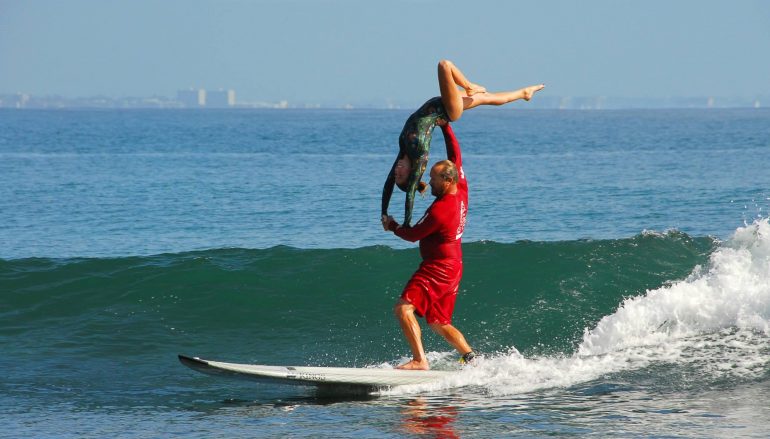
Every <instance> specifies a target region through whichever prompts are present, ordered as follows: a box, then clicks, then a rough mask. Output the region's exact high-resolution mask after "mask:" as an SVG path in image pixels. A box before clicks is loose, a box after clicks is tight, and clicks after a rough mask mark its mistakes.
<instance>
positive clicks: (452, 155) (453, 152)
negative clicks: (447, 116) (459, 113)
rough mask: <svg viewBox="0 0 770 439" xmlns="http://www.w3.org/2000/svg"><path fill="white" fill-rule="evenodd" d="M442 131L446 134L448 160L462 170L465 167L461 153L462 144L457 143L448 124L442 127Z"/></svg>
mask: <svg viewBox="0 0 770 439" xmlns="http://www.w3.org/2000/svg"><path fill="white" fill-rule="evenodd" d="M441 131H442V132H443V133H444V142H445V143H446V157H447V159H449V161H451V162H452V163H454V164H455V166H457V167H458V168H460V167H461V166H462V165H463V159H462V153H461V152H460V143H459V142H458V141H457V138H456V137H455V133H454V131H453V130H452V127H451V126H450V125H449V124H448V123H447V124H445V125H443V126H442V127H441Z"/></svg>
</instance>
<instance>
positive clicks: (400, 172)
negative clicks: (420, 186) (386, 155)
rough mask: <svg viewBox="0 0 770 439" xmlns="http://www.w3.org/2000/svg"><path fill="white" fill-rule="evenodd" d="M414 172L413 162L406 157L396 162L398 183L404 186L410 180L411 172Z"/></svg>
mask: <svg viewBox="0 0 770 439" xmlns="http://www.w3.org/2000/svg"><path fill="white" fill-rule="evenodd" d="M411 172H412V162H411V161H410V160H409V159H408V158H407V157H404V158H402V159H401V160H399V161H398V163H396V172H395V174H396V184H397V185H399V186H403V185H405V184H406V182H407V181H409V174H410V173H411Z"/></svg>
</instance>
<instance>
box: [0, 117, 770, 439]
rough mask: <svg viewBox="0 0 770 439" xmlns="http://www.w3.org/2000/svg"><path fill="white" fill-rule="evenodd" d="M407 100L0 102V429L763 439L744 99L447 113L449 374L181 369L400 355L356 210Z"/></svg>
mask: <svg viewBox="0 0 770 439" xmlns="http://www.w3.org/2000/svg"><path fill="white" fill-rule="evenodd" d="M408 114H409V111H407V110H349V111H345V110H286V111H279V110H254V111H250V110H242V111H226V110H222V111H176V110H162V111H160V110H146V111H145V110H131V111H117V110H110V111H96V110H93V111H92V110H88V111H86V110H82V111H74V110H73V111H19V110H3V111H0V347H2V355H0V370H2V371H3V372H2V375H0V376H1V377H2V378H0V419H1V420H2V421H1V422H0V437H9V438H18V437H43V438H45V437H73V438H74V437H78V438H80V437H111V436H112V437H141V438H144V437H148V438H154V437H328V438H339V437H351V438H353V437H355V438H361V437H367V438H368V437H373V438H381V437H382V438H402V437H420V438H422V437H425V438H447V437H448V438H453V437H490V438H492V437H494V438H497V437H543V436H567V437H586V436H594V437H698V438H700V437H731V438H734V437H757V438H764V437H768V436H770V404H769V403H768V401H769V400H768V395H770V223H769V222H768V210H769V209H770V171H769V170H770V110H767V109H745V110H738V109H736V110H725V109H709V110H638V111H620V110H618V111H555V110H554V111H550V110H510V109H502V108H494V109H478V110H474V111H472V112H468V113H466V114H465V115H463V117H462V119H461V120H459V121H458V122H456V123H455V124H454V128H455V132H456V134H457V137H458V138H459V140H460V143H461V146H462V148H463V158H464V169H465V172H466V175H467V177H468V181H469V185H470V209H469V217H468V221H469V222H468V225H467V227H466V233H465V235H464V238H463V241H464V245H463V249H464V253H465V258H464V259H465V275H464V278H463V282H462V285H461V290H460V295H459V298H458V303H457V308H456V312H455V318H454V324H455V325H456V326H457V327H458V328H460V329H461V330H462V331H463V332H464V333H465V335H466V337H467V338H468V340H469V341H470V343H471V344H472V345H473V346H474V347H475V348H476V349H477V350H478V351H480V352H482V353H483V354H484V356H483V358H482V359H481V361H480V362H479V364H478V365H477V366H476V367H472V368H466V369H464V370H462V372H460V373H459V374H457V375H455V376H454V377H453V378H451V379H447V380H446V381H442V382H437V383H434V384H430V385H423V386H410V387H400V388H398V387H397V388H392V389H383V390H381V391H379V392H376V393H373V394H371V395H363V396H362V395H336V396H334V397H330V396H328V395H321V394H317V393H315V392H314V390H313V389H312V388H307V387H294V386H287V385H270V384H258V383H250V382H240V381H231V380H226V379H223V378H216V377H210V376H206V375H202V374H199V373H196V372H194V371H192V370H189V369H187V368H186V367H184V366H182V365H181V364H180V363H179V362H178V360H177V354H179V353H182V354H186V355H193V356H200V357H203V358H209V359H216V360H221V361H230V362H244V363H248V362H251V363H261V364H276V365H286V364H291V365H320V366H351V367H393V366H394V365H397V364H398V363H399V362H401V361H404V360H405V359H406V358H407V356H408V354H409V352H408V348H407V346H406V344H405V342H404V341H403V339H402V335H401V332H400V329H399V328H398V325H397V323H396V321H395V320H394V318H393V317H392V305H393V303H394V302H395V300H396V299H397V297H398V295H399V294H400V291H401V288H402V287H403V285H404V283H405V282H406V280H407V279H408V277H409V276H410V275H411V273H412V272H413V271H414V269H415V268H416V266H417V264H418V263H419V254H418V251H417V248H416V245H415V244H411V243H407V242H403V241H400V240H398V239H397V238H395V237H394V236H393V235H392V234H389V233H385V232H383V231H382V229H381V226H380V223H379V210H380V194H381V190H382V184H383V183H384V180H385V177H386V174H387V172H388V170H389V169H390V165H391V164H392V162H393V159H394V157H395V155H396V152H397V138H398V134H399V132H400V130H401V127H402V126H403V122H404V120H405V119H406V117H407V116H408ZM432 153H433V154H432V159H433V160H438V159H441V158H443V157H444V155H445V153H444V150H443V141H442V138H441V134H440V133H439V132H437V133H436V135H435V136H434V144H433V149H432ZM402 197H403V195H402V194H401V193H400V192H397V193H395V194H394V198H393V202H392V203H391V213H392V214H393V215H394V216H396V217H397V218H399V217H402V216H403V210H402V209H403V198H402ZM430 202H431V197H426V198H424V199H420V198H419V197H418V199H417V201H416V203H415V212H416V213H415V216H417V217H419V215H420V214H421V213H422V212H423V211H424V210H425V209H426V208H427V206H428V205H429V204H430ZM424 330H425V333H424V337H425V344H426V348H427V350H428V351H429V352H430V353H429V356H430V359H431V362H432V365H433V367H434V368H436V369H452V370H454V369H459V365H458V364H457V355H456V353H453V352H452V351H451V349H450V348H449V346H448V345H446V344H445V343H444V342H443V340H440V339H439V338H437V337H436V336H435V335H433V334H430V333H429V330H428V329H427V328H425V329H424Z"/></svg>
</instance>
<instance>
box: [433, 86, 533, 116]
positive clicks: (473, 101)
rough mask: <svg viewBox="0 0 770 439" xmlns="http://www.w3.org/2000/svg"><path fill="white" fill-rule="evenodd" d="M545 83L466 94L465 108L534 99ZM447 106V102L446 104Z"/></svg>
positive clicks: (464, 99)
mask: <svg viewBox="0 0 770 439" xmlns="http://www.w3.org/2000/svg"><path fill="white" fill-rule="evenodd" d="M543 87H545V85H543V84H538V85H530V86H529V87H524V88H521V89H519V90H514V91H502V92H497V93H490V92H484V93H476V94H474V95H472V96H466V97H464V98H462V100H463V110H467V109H469V108H473V107H478V106H479V105H504V104H507V103H509V102H513V101H518V100H519V99H524V100H525V101H528V100H530V99H532V96H533V95H534V94H535V93H537V92H539V91H540V90H542V89H543ZM445 106H446V104H445Z"/></svg>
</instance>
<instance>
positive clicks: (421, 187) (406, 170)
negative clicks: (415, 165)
mask: <svg viewBox="0 0 770 439" xmlns="http://www.w3.org/2000/svg"><path fill="white" fill-rule="evenodd" d="M411 175H412V161H411V160H410V159H409V157H407V156H406V155H403V156H401V158H399V159H398V162H396V169H395V177H396V186H398V188H399V189H401V190H402V191H404V192H406V191H408V190H409V177H410V176H411ZM426 189H428V184H427V183H425V182H424V181H421V182H419V183H417V191H418V192H420V193H423V192H425V190H426Z"/></svg>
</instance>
